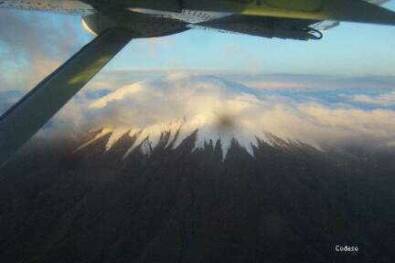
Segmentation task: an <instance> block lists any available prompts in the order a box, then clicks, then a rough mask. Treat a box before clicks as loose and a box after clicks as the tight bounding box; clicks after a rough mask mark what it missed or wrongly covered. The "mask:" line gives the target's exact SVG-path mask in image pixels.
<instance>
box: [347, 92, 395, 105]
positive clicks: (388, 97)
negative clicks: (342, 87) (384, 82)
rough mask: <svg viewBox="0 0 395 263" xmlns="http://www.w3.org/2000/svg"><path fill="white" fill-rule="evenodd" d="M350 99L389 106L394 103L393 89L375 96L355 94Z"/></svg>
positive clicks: (394, 94)
mask: <svg viewBox="0 0 395 263" xmlns="http://www.w3.org/2000/svg"><path fill="white" fill-rule="evenodd" d="M351 99H352V100H353V101H355V102H361V103H366V104H372V105H380V106H391V105H395V91H392V92H388V93H386V94H381V95H377V96H368V95H355V96H352V97H351Z"/></svg>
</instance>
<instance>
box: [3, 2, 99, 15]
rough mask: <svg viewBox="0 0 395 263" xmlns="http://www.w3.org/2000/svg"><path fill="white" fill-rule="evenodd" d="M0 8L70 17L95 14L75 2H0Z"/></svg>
mask: <svg viewBox="0 0 395 263" xmlns="http://www.w3.org/2000/svg"><path fill="white" fill-rule="evenodd" d="M0 8H9V9H21V10H36V11H45V12H57V13H66V14H71V15H89V14H92V13H94V12H95V9H94V8H93V7H91V6H90V5H88V4H85V3H83V2H81V1H75V0H68V1H64V0H34V1H33V0H28V1H27V0H0Z"/></svg>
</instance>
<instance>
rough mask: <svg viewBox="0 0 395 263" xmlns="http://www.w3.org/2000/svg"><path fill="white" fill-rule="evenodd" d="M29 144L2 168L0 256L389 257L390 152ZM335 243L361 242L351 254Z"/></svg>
mask: <svg viewBox="0 0 395 263" xmlns="http://www.w3.org/2000/svg"><path fill="white" fill-rule="evenodd" d="M94 135H95V134H90V135H89V136H88V137H87V138H83V139H81V140H80V141H73V140H70V141H61V142H59V141H57V142H52V143H49V144H48V143H47V144H43V143H38V142H36V143H35V144H32V145H30V147H28V148H27V149H26V150H25V152H24V153H22V154H20V156H19V157H18V158H17V159H15V160H13V161H12V162H10V163H9V164H8V165H7V166H6V167H4V168H3V169H2V170H0V173H1V176H0V262H5V263H6V262H48V263H49V262H51V263H52V262H57V263H60V262H70V263H71V262H92V263H93V262H273V263H274V262H388V263H391V262H395V261H394V260H395V257H394V256H395V190H394V189H395V154H394V153H392V152H388V151H381V152H374V153H372V152H361V151H357V150H355V149H354V150H351V149H350V150H348V151H335V150H331V151H326V152H322V151H318V150H316V149H314V148H312V147H310V146H308V145H305V144H302V143H296V142H287V141H283V140H281V139H279V138H276V137H272V138H271V140H270V142H266V141H262V140H258V142H257V144H256V146H255V147H253V153H254V156H251V155H250V154H248V153H247V151H246V150H245V149H244V148H243V147H241V146H240V145H239V144H238V143H237V141H236V140H234V141H233V142H232V145H231V147H230V149H229V151H228V152H227V154H226V156H225V157H223V153H222V150H221V142H220V141H217V142H212V141H209V142H207V143H206V144H205V145H204V147H203V148H198V149H194V146H195V141H196V136H197V132H195V133H193V134H191V135H190V136H189V137H187V138H186V139H184V140H183V141H182V143H181V144H180V145H179V146H177V147H176V148H174V147H173V144H174V142H173V141H172V140H173V139H172V138H173V137H172V136H170V133H164V134H163V136H162V138H161V140H160V142H159V143H158V144H157V146H155V147H153V148H152V149H151V152H150V154H144V153H143V152H142V151H141V150H140V149H141V145H140V146H137V147H136V148H135V150H133V151H132V152H131V154H130V155H128V156H127V157H126V158H125V159H124V160H122V156H123V155H124V154H125V152H126V151H127V149H129V147H130V146H131V145H132V144H134V142H135V140H136V137H129V136H123V137H122V138H121V139H120V140H119V141H118V142H117V143H116V144H115V145H114V146H113V147H112V148H111V149H110V150H109V151H107V152H105V144H106V142H107V140H108V138H109V135H108V136H104V137H102V138H101V139H99V140H97V141H95V142H94V143H92V144H90V145H88V146H87V147H85V148H83V149H81V150H79V151H77V152H73V150H74V149H76V148H77V146H78V145H80V144H81V142H84V141H87V140H89V139H90V138H92V137H93V136H94ZM336 245H349V246H358V248H359V251H358V252H353V253H350V252H349V253H345V252H336V251H335V246H336Z"/></svg>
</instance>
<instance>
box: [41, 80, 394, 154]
mask: <svg viewBox="0 0 395 263" xmlns="http://www.w3.org/2000/svg"><path fill="white" fill-rule="evenodd" d="M116 83H117V82H116V80H115V79H114V83H113V85H114V86H112V88H111V89H109V90H108V91H107V92H103V91H102V92H100V90H101V89H99V88H98V87H103V86H102V85H100V84H98V85H95V83H93V84H92V87H91V88H90V89H86V90H85V91H84V92H83V93H81V94H80V95H79V96H78V97H77V98H76V99H75V100H73V101H72V102H71V103H70V104H69V105H67V106H66V107H65V108H64V110H62V111H61V112H60V113H59V114H58V115H57V116H56V118H55V120H54V121H53V125H51V126H50V128H51V129H52V130H53V129H54V128H55V130H57V131H59V130H62V131H66V130H67V131H69V133H72V132H75V131H79V130H89V129H97V128H107V129H110V130H115V131H116V132H115V133H114V136H113V138H112V139H111V142H114V141H116V139H117V137H119V136H120V135H121V134H122V133H124V132H125V131H128V130H129V131H130V133H131V134H134V133H136V132H141V133H142V135H141V136H140V138H141V139H144V138H145V137H147V136H149V137H150V139H151V140H152V141H154V142H155V141H156V140H157V139H158V137H159V136H160V134H161V132H163V131H168V130H170V131H173V132H175V131H176V130H177V129H178V128H181V135H182V136H180V138H182V137H183V136H186V135H188V134H190V133H191V132H193V131H194V130H196V129H199V131H200V132H199V142H200V143H203V142H204V141H205V140H208V139H217V138H222V139H223V140H224V145H225V147H226V145H227V144H228V143H229V142H230V140H231V138H233V137H234V138H237V139H238V140H239V141H240V143H241V144H243V145H244V146H246V147H247V148H248V147H249V146H250V144H251V143H254V142H255V137H261V138H265V136H266V134H268V133H271V134H274V135H276V136H279V137H282V138H287V139H292V140H300V141H303V142H306V143H309V144H312V145H315V146H316V147H327V146H345V145H352V144H357V145H360V146H366V147H376V148H377V147H379V148H382V147H391V146H393V145H395V122H394V121H393V120H395V112H394V111H393V110H390V109H385V108H375V109H373V110H372V109H364V108H357V107H355V106H353V105H348V104H345V103H340V102H337V103H334V104H322V103H319V102H317V100H316V99H315V98H310V99H305V100H304V101H300V100H296V99H294V98H293V97H292V96H285V95H282V94H277V95H276V94H270V95H267V94H265V93H259V92H257V91H256V89H254V88H250V87H248V86H245V85H242V84H240V83H237V82H232V81H228V80H226V79H223V78H220V77H217V76H212V75H201V74H185V73H183V74H169V75H167V76H162V77H157V78H154V79H149V80H145V81H137V82H132V83H131V84H126V85H121V86H116V85H117V84H116ZM107 84H110V83H107ZM110 85H111V84H110ZM114 87H116V88H114ZM92 92H94V93H95V94H103V95H99V96H93V95H92ZM104 94H105V95H104ZM324 97H325V96H324ZM47 130H48V129H47Z"/></svg>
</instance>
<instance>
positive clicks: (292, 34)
mask: <svg viewBox="0 0 395 263" xmlns="http://www.w3.org/2000/svg"><path fill="white" fill-rule="evenodd" d="M316 22H317V21H314V20H306V19H291V18H276V17H259V16H242V15H231V16H227V17H223V18H219V19H214V20H211V21H207V22H203V23H199V24H198V26H201V27H207V28H212V29H216V30H220V31H225V32H231V33H241V34H247V35H252V36H259V37H266V38H273V37H276V38H282V39H295V40H309V39H320V38H321V37H322V34H321V33H320V32H319V31H317V30H315V29H313V28H312V27H310V26H311V25H313V24H315V23H316Z"/></svg>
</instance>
